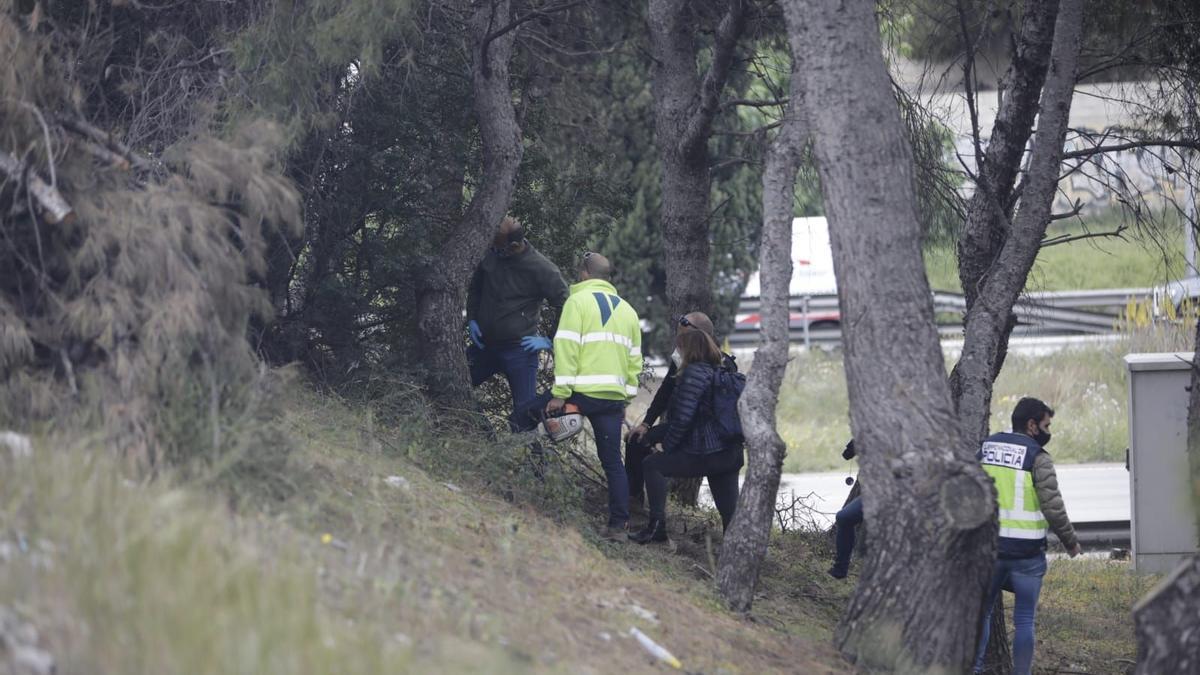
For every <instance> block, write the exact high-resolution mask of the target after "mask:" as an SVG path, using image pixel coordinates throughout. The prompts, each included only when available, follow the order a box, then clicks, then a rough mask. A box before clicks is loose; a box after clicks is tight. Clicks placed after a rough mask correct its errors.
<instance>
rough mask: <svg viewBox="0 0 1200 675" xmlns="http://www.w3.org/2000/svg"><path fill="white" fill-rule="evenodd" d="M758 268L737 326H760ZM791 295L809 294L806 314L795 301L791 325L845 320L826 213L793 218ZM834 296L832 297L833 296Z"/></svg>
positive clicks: (829, 325)
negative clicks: (842, 314)
mask: <svg viewBox="0 0 1200 675" xmlns="http://www.w3.org/2000/svg"><path fill="white" fill-rule="evenodd" d="M760 291H761V289H760V286H759V279H758V272H755V273H754V274H752V275H750V279H749V281H748V282H747V283H746V290H745V291H744V292H743V293H742V305H741V308H739V310H738V315H737V320H736V321H737V325H736V330H739V331H745V330H757V329H758V324H759V320H760V314H759V311H758V307H759V304H758V298H759V295H760ZM788 295H790V296H791V297H792V298H793V299H797V298H804V297H806V296H807V297H808V298H809V311H808V313H807V314H805V313H804V312H803V311H802V310H799V309H798V308H797V304H796V303H792V306H793V309H792V316H791V327H792V328H793V329H802V328H804V326H805V324H807V325H808V328H809V329H810V330H823V329H836V328H838V327H839V326H840V324H841V320H842V317H841V313H840V312H839V311H838V309H837V298H836V296H837V277H835V276H834V274H833V249H832V248H831V247H830V245H829V223H828V221H826V220H825V217H824V216H816V217H812V218H796V219H794V220H793V221H792V281H791V283H790V284H788ZM831 296H832V297H831Z"/></svg>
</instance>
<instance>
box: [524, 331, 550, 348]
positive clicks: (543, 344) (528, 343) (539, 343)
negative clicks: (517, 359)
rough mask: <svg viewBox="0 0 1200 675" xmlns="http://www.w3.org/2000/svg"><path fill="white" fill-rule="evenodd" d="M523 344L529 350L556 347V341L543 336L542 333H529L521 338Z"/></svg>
mask: <svg viewBox="0 0 1200 675" xmlns="http://www.w3.org/2000/svg"><path fill="white" fill-rule="evenodd" d="M521 346H522V347H524V348H525V351H527V352H541V351H547V350H550V349H553V348H554V343H552V342H550V338H548V337H542V336H541V335H528V336H526V337H523V338H521Z"/></svg>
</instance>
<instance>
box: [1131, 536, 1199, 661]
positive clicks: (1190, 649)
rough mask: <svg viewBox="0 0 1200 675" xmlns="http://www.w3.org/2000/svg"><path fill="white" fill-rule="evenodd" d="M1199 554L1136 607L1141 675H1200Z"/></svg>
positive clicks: (1134, 614) (1135, 616)
mask: <svg viewBox="0 0 1200 675" xmlns="http://www.w3.org/2000/svg"><path fill="white" fill-rule="evenodd" d="M1197 607H1200V555H1193V556H1192V557H1191V558H1189V559H1187V560H1186V561H1184V562H1183V563H1182V564H1180V566H1179V567H1178V568H1176V569H1175V571H1174V572H1172V573H1171V575H1170V576H1168V577H1167V578H1166V579H1164V580H1163V581H1162V583H1160V584H1159V585H1158V586H1157V587H1156V588H1155V589H1154V590H1152V591H1150V593H1149V594H1148V595H1147V596H1146V597H1145V598H1143V599H1142V600H1141V601H1139V602H1138V604H1137V605H1135V606H1134V608H1133V618H1134V622H1135V623H1136V624H1137V639H1138V657H1137V668H1136V670H1135V671H1134V672H1136V673H1137V674H1138V675H1159V673H1179V674H1180V675H1183V674H1184V673H1187V674H1189V675H1195V674H1196V673H1200V612H1197V611H1196V608H1197Z"/></svg>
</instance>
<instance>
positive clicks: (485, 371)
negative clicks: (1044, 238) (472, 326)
mask: <svg viewBox="0 0 1200 675" xmlns="http://www.w3.org/2000/svg"><path fill="white" fill-rule="evenodd" d="M467 365H469V366H470V368H471V385H472V386H475V387H478V386H479V385H481V384H483V383H484V382H487V381H488V380H490V379H492V376H494V375H496V374H497V373H503V374H504V379H506V380H508V388H509V390H510V391H511V392H512V399H513V412H514V413H515V412H516V411H518V410H520V409H521V408H522V407H524V406H525V405H527V404H528V403H529V401H530V400H531V399H532V398H533V397H534V394H536V393H537V371H538V353H537V352H529V351H525V348H524V347H522V346H520V345H516V346H513V347H487V348H485V349H479V348H478V347H476V346H475V345H471V346H470V347H467Z"/></svg>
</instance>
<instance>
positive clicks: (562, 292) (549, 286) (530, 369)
mask: <svg viewBox="0 0 1200 675" xmlns="http://www.w3.org/2000/svg"><path fill="white" fill-rule="evenodd" d="M566 300H567V282H566V281H565V280H563V276H562V272H560V271H559V269H558V267H556V266H555V265H554V263H552V262H550V261H549V260H548V259H546V257H545V256H543V255H542V254H541V253H539V252H538V251H537V249H535V248H534V247H533V245H532V244H530V243H529V242H528V241H526V239H525V228H524V227H523V226H522V225H521V223H520V222H518V221H517V220H516V219H515V218H513V217H512V216H508V217H505V219H504V220H503V221H502V222H501V223H500V227H499V228H498V229H497V230H496V236H495V239H493V241H492V248H491V250H490V251H489V252H488V254H487V256H486V257H485V258H484V259H483V260H482V261H481V262H480V263H479V266H478V267H476V269H475V275H474V276H473V277H472V278H471V286H470V288H469V289H468V292H467V331H468V333H469V334H470V337H471V342H472V344H471V346H470V347H468V348H467V362H468V363H469V364H470V366H471V384H472V385H474V386H476V387H478V386H479V385H481V384H483V383H484V382H486V381H487V380H489V379H491V378H492V376H493V375H496V374H497V373H503V374H504V377H505V379H507V380H508V386H509V389H510V390H511V392H512V399H513V410H514V411H516V410H518V409H520V408H521V407H522V405H523V404H525V403H527V402H528V401H530V400H531V399H533V397H534V394H535V393H536V388H537V369H538V352H540V351H542V350H546V349H550V348H551V342H550V339H549V338H547V337H544V336H542V335H539V334H538V324H539V322H540V320H541V312H542V303H543V302H548V303H549V304H550V307H551V308H552V309H554V310H555V311H559V310H561V309H562V306H563V303H564V302H566Z"/></svg>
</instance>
